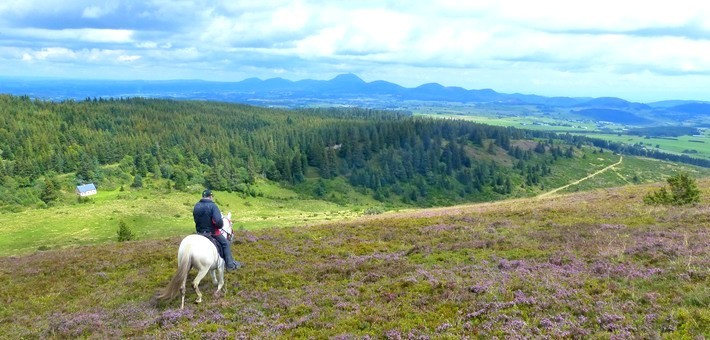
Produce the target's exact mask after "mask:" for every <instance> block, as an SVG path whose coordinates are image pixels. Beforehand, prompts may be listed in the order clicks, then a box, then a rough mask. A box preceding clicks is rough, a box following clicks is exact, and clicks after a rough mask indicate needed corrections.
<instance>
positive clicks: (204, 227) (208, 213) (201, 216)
mask: <svg viewBox="0 0 710 340" xmlns="http://www.w3.org/2000/svg"><path fill="white" fill-rule="evenodd" d="M192 217H193V218H194V219H195V230H196V231H197V232H198V233H210V234H214V235H219V234H220V229H222V226H223V225H224V222H222V213H221V212H220V211H219V208H217V205H216V204H215V203H214V202H212V200H211V199H208V198H203V199H201V200H200V201H199V202H197V204H195V208H194V209H192Z"/></svg>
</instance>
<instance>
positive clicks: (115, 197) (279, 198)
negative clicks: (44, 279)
mask: <svg viewBox="0 0 710 340" xmlns="http://www.w3.org/2000/svg"><path fill="white" fill-rule="evenodd" d="M257 189H258V190H259V191H260V192H262V193H263V194H264V196H263V197H249V196H247V197H243V196H242V195H238V194H236V193H227V192H215V199H216V202H217V204H218V205H219V207H220V209H221V211H222V212H223V213H224V214H227V213H228V212H232V222H233V223H234V228H235V230H239V229H247V230H254V229H261V228H272V227H290V226H296V225H299V226H302V225H310V224H317V223H322V222H326V221H332V220H348V219H351V218H353V217H356V216H358V215H361V214H362V211H363V210H364V209H365V208H363V207H362V206H357V205H355V204H351V205H349V206H341V205H337V204H335V203H331V202H327V201H322V200H309V199H299V198H298V196H297V195H296V194H295V193H294V192H292V191H290V190H286V189H283V188H279V187H278V186H276V185H273V184H261V185H260V186H258V187H257ZM353 199H356V198H355V197H354V198H353ZM198 200H199V191H198V190H195V192H194V193H192V194H189V193H184V192H178V191H173V192H170V193H161V192H158V191H155V190H153V191H149V190H141V191H120V190H113V191H105V190H99V193H98V194H97V195H95V196H91V197H90V198H89V199H88V200H87V202H85V203H75V204H71V205H61V206H56V207H49V208H45V209H27V210H24V211H20V212H8V213H3V214H0V256H8V255H20V254H27V253H31V252H34V251H37V250H48V249H58V248H67V247H75V246H81V245H89V244H97V243H106V242H115V240H116V233H117V230H118V224H119V222H120V221H123V222H124V223H126V225H127V226H128V227H130V228H131V229H132V231H133V232H134V234H135V236H136V238H137V239H139V240H145V239H157V238H166V237H171V236H178V235H186V234H189V233H192V232H194V222H193V221H192V207H193V206H194V204H195V203H196V202H197V201H198ZM363 201H364V199H363Z"/></svg>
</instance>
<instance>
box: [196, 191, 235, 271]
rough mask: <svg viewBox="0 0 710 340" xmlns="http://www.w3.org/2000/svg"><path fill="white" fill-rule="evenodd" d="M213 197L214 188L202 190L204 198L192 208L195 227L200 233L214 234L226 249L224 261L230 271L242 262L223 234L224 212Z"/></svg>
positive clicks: (223, 248)
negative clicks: (238, 259)
mask: <svg viewBox="0 0 710 340" xmlns="http://www.w3.org/2000/svg"><path fill="white" fill-rule="evenodd" d="M213 198H214V196H213V195H212V190H209V189H207V190H205V191H203V192H202V199H200V201H199V202H197V204H195V208H194V209H193V210H192V217H193V218H194V219H195V229H196V231H197V233H198V234H203V235H204V234H208V235H212V236H213V237H214V238H215V239H216V240H217V242H219V244H220V246H222V250H224V261H225V263H226V267H227V270H228V271H230V270H234V269H238V268H239V267H241V263H239V262H237V261H235V260H234V258H233V257H232V250H231V247H230V244H229V241H227V239H226V238H225V237H224V235H222V232H221V229H222V226H223V225H224V222H223V221H222V213H221V212H220V211H219V208H217V204H215V203H214V201H213Z"/></svg>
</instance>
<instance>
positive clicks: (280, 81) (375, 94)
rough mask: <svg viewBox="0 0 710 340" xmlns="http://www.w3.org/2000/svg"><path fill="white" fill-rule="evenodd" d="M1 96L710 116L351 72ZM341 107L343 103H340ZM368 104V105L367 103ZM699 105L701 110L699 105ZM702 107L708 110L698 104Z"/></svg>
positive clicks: (22, 81)
mask: <svg viewBox="0 0 710 340" xmlns="http://www.w3.org/2000/svg"><path fill="white" fill-rule="evenodd" d="M0 79H2V80H3V82H2V84H1V85H0V93H8V94H13V95H28V96H30V97H35V98H39V99H45V100H66V99H74V100H81V99H85V98H96V97H99V98H100V97H155V98H173V99H198V100H217V101H228V102H244V103H250V102H251V103H253V102H259V103H262V105H263V104H264V103H265V104H266V105H274V106H286V107H302V106H307V105H310V104H313V103H314V102H319V101H321V102H326V103H332V104H333V103H336V102H337V103H338V104H352V105H358V104H360V105H364V103H363V102H362V101H361V100H362V99H363V98H371V99H379V100H380V103H384V104H381V105H379V107H375V108H382V107H392V106H393V105H394V106H395V107H396V106H397V103H401V102H404V101H425V102H426V101H433V102H449V103H473V104H496V103H497V104H506V105H542V106H550V107H561V108H598V109H616V110H632V111H638V110H649V111H650V110H654V109H655V110H665V111H667V112H671V113H672V112H677V113H679V114H687V113H689V112H688V110H687V109H688V105H689V104H693V105H695V106H694V107H693V108H694V109H693V110H691V112H692V113H693V114H710V102H704V101H691V100H666V101H659V102H653V103H648V104H646V103H638V102H631V101H628V100H625V99H622V98H617V97H598V98H592V97H566V96H554V97H547V96H541V95H537V94H521V93H512V94H507V93H500V92H497V91H495V90H493V89H488V88H486V89H465V88H463V87H459V86H445V85H442V84H439V83H433V82H432V83H425V84H421V85H419V86H416V87H404V86H401V85H399V84H396V83H392V82H389V81H386V80H374V81H370V82H367V81H365V80H363V79H362V78H360V77H358V76H357V75H355V74H353V73H345V74H339V75H337V76H335V77H333V78H332V79H329V80H315V79H300V80H295V81H294V80H288V79H284V78H280V77H275V78H267V79H260V78H256V77H250V78H245V79H243V80H240V81H231V82H221V81H207V80H194V79H177V80H85V79H84V80H82V79H43V78H42V79H41V78H16V77H0ZM341 102H342V103H341ZM366 103H369V105H376V104H373V103H372V101H367V102H366ZM697 104H701V105H699V106H698V105H697ZM702 104H706V105H702Z"/></svg>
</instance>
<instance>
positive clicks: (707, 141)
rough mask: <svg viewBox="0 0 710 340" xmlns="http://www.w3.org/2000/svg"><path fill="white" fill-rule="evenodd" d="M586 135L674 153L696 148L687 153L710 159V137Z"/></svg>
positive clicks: (691, 155)
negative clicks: (641, 144) (640, 144)
mask: <svg viewBox="0 0 710 340" xmlns="http://www.w3.org/2000/svg"><path fill="white" fill-rule="evenodd" d="M585 135H587V136H589V137H592V138H597V139H604V140H609V141H613V142H622V143H626V144H638V143H643V144H644V145H645V146H646V147H647V148H649V149H657V150H660V151H663V152H670V153H674V154H683V153H684V151H686V150H695V151H697V152H693V153H685V154H687V155H688V156H690V157H693V158H704V159H710V138H708V137H695V136H679V137H673V138H646V137H643V136H629V135H618V134H596V133H595V134H585ZM692 141H696V142H692Z"/></svg>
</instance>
